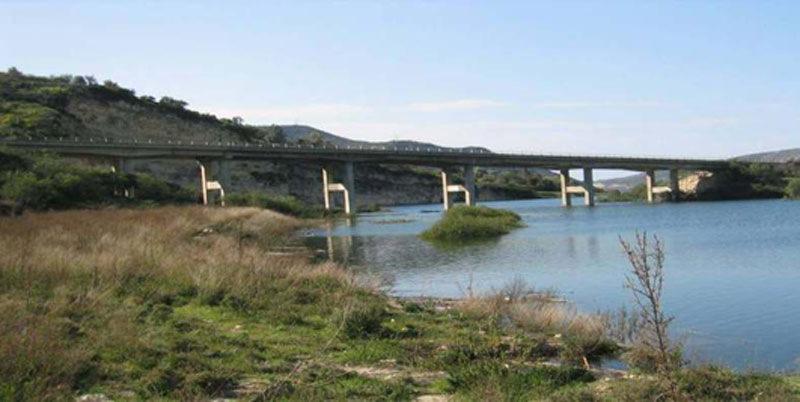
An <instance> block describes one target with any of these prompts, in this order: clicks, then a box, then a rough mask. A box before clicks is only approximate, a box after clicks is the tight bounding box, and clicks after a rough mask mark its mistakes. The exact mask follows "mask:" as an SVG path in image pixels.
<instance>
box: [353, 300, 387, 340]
mask: <svg viewBox="0 0 800 402" xmlns="http://www.w3.org/2000/svg"><path fill="white" fill-rule="evenodd" d="M384 318H386V311H385V310H384V309H383V306H377V305H372V306H369V307H362V308H357V309H355V310H353V311H351V312H350V314H348V315H347V316H346V317H345V319H344V334H345V336H347V337H348V338H350V339H357V338H371V337H377V336H380V335H381V334H383V326H382V325H381V324H382V323H383V320H384Z"/></svg>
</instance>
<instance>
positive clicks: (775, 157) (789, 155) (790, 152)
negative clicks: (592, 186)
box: [597, 148, 800, 191]
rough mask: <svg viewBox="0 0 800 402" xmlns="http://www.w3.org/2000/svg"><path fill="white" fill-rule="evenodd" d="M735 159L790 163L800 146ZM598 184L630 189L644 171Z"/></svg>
mask: <svg viewBox="0 0 800 402" xmlns="http://www.w3.org/2000/svg"><path fill="white" fill-rule="evenodd" d="M731 160H733V161H741V162H760V163H789V162H800V148H792V149H782V150H780V151H771V152H760V153H755V154H747V155H742V156H737V157H734V158H731ZM668 176H669V173H668V172H666V171H657V172H656V181H666V180H668V179H669V177H668ZM597 183H598V184H600V185H602V186H604V187H605V188H608V189H617V190H620V191H629V190H631V189H633V188H634V187H636V186H637V185H639V184H642V183H644V173H637V174H633V175H630V176H624V177H617V178H614V179H606V180H600V181H598V182H597Z"/></svg>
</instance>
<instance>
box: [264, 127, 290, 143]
mask: <svg viewBox="0 0 800 402" xmlns="http://www.w3.org/2000/svg"><path fill="white" fill-rule="evenodd" d="M264 138H265V139H266V140H267V141H268V142H270V143H273V144H283V143H285V142H286V134H284V132H283V127H281V126H276V125H274V124H273V125H271V126H269V127H266V128H264Z"/></svg>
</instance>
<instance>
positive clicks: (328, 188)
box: [322, 162, 356, 214]
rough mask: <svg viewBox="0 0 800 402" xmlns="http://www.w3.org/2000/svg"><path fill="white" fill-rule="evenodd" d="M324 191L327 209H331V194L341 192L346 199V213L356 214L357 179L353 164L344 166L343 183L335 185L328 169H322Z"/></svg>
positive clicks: (346, 163) (348, 163) (349, 163)
mask: <svg viewBox="0 0 800 402" xmlns="http://www.w3.org/2000/svg"><path fill="white" fill-rule="evenodd" d="M322 191H323V194H324V196H325V209H326V210H328V211H330V209H331V192H341V193H342V195H343V197H344V213H346V214H351V213H354V212H355V207H356V202H355V201H356V198H355V194H356V179H355V167H354V166H353V162H345V164H344V180H343V183H334V182H333V180H332V178H331V175H330V172H329V171H328V169H327V168H322Z"/></svg>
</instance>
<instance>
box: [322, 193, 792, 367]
mask: <svg viewBox="0 0 800 402" xmlns="http://www.w3.org/2000/svg"><path fill="white" fill-rule="evenodd" d="M575 201H577V199H576V200H575ZM484 205H487V206H490V207H495V208H507V209H511V210H514V211H516V212H517V213H519V214H520V215H521V216H522V217H523V220H524V222H525V224H526V225H527V226H526V227H525V228H523V229H519V230H516V231H514V232H512V233H511V234H509V235H506V236H504V237H502V238H500V239H498V240H496V241H491V242H487V243H482V244H478V245H470V246H466V247H461V248H455V249H441V248H437V247H434V246H433V245H431V244H429V243H427V242H425V241H423V240H421V239H419V238H418V237H417V235H418V234H419V233H420V232H421V231H423V230H425V228H427V227H428V226H430V225H431V224H432V223H433V222H435V221H436V220H437V219H439V217H440V214H441V206H440V205H417V206H403V207H394V208H392V210H391V212H386V213H371V214H363V215H359V217H358V218H357V219H356V220H355V222H353V223H350V224H347V223H345V222H341V223H337V224H336V225H335V226H334V227H332V228H329V229H326V230H320V231H318V232H315V233H313V235H312V236H311V237H309V239H308V241H309V244H312V245H313V246H315V247H318V248H321V249H324V250H329V251H330V252H331V254H332V256H333V257H334V258H336V259H339V260H345V261H347V262H348V263H351V264H356V265H359V266H363V267H367V268H368V269H371V270H374V271H376V272H377V273H380V274H382V275H386V276H388V277H390V278H392V279H393V290H392V291H393V292H394V293H395V294H398V295H422V296H434V297H435V296H446V297H458V296H462V295H463V294H464V292H465V291H466V289H467V288H468V287H469V286H472V287H473V288H476V289H489V288H491V287H500V286H502V285H503V284H504V283H506V282H508V281H509V280H511V279H513V278H514V277H516V276H520V277H522V278H524V279H525V280H526V281H527V282H528V283H530V284H533V285H535V286H536V287H537V288H555V289H557V290H558V291H559V292H560V293H561V294H562V295H563V296H564V297H565V298H567V299H569V300H571V301H574V302H575V303H576V304H577V305H578V306H579V307H580V308H582V309H583V310H587V311H596V310H602V311H608V310H611V311H616V310H618V309H619V308H620V307H621V306H623V305H628V306H630V302H631V296H630V292H629V291H628V290H626V289H624V288H623V286H622V284H623V281H624V278H625V275H626V273H627V272H628V269H629V268H628V263H627V261H626V259H625V257H624V255H623V254H622V251H621V249H620V245H619V237H620V236H622V237H623V238H625V239H626V240H631V239H632V238H633V236H634V233H635V231H636V230H639V231H647V232H648V233H653V234H657V235H658V236H659V237H661V238H662V239H663V240H664V242H665V244H666V251H667V260H666V268H665V271H666V273H667V275H666V285H665V295H664V305H665V308H666V309H667V310H668V312H669V313H671V314H673V315H675V316H676V317H677V318H676V321H675V324H674V325H675V327H676V329H677V330H678V331H679V332H680V333H681V334H683V335H685V336H687V339H688V347H687V349H688V350H687V354H688V357H689V358H690V359H692V360H693V361H695V362H718V363H725V364H729V365H732V366H734V367H738V368H742V369H746V368H758V369H773V370H775V369H777V370H797V369H798V368H799V367H800V366H799V365H798V362H799V361H798V359H799V358H800V202H791V201H742V202H708V203H679V204H671V203H662V204H655V205H648V204H635V203H634V204H630V203H626V204H601V205H599V206H597V207H595V208H586V207H582V206H575V207H573V208H569V209H568V208H562V207H560V206H559V205H558V200H552V199H549V200H531V201H508V202H490V203H484Z"/></svg>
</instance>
